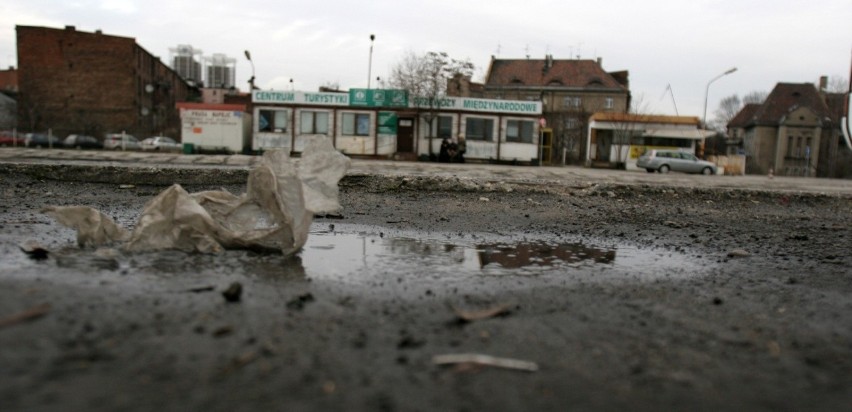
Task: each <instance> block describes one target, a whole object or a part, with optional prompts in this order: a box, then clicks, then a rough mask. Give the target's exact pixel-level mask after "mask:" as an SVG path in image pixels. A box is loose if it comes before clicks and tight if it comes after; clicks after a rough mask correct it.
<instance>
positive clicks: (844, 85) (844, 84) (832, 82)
mask: <svg viewBox="0 0 852 412" xmlns="http://www.w3.org/2000/svg"><path fill="white" fill-rule="evenodd" d="M826 91H827V92H829V93H847V92H848V91H849V79H846V78H844V77H843V76H831V77H829V78H828V86H827V87H826Z"/></svg>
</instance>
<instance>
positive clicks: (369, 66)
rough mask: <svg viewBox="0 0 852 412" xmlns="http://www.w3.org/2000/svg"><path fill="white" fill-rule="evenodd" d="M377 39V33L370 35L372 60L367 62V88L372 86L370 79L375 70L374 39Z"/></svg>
mask: <svg viewBox="0 0 852 412" xmlns="http://www.w3.org/2000/svg"><path fill="white" fill-rule="evenodd" d="M374 40H376V35H375V34H371V35H370V62H369V63H368V64H367V88H368V89H369V88H370V79H371V78H372V71H373V41H374Z"/></svg>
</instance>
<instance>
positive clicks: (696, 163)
mask: <svg viewBox="0 0 852 412" xmlns="http://www.w3.org/2000/svg"><path fill="white" fill-rule="evenodd" d="M636 165H637V166H639V167H641V168H643V169H645V170H647V171H648V173H652V172H660V173H668V172H669V171H674V172H684V173H701V174H704V175H715V174H716V165H714V164H713V163H710V162H707V161H704V160H701V159H699V158H697V157H695V155H693V154H692V153H687V152H681V151H679V150H649V151H647V152H645V154H643V155H642V156H639V160H638V161H637V162H636Z"/></svg>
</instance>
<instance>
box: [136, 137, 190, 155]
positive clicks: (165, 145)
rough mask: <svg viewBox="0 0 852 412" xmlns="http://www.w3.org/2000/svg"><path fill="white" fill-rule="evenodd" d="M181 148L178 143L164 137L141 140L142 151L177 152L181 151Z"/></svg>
mask: <svg viewBox="0 0 852 412" xmlns="http://www.w3.org/2000/svg"><path fill="white" fill-rule="evenodd" d="M181 147H182V146H181V144H180V143H178V142H176V141H175V140H174V139H172V138H171V137H166V136H154V137H149V138H147V139H144V140H142V150H158V151H172V152H178V151H180V150H181Z"/></svg>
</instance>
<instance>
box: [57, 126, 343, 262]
mask: <svg viewBox="0 0 852 412" xmlns="http://www.w3.org/2000/svg"><path fill="white" fill-rule="evenodd" d="M349 165H350V160H349V158H347V157H346V156H344V155H342V154H340V153H339V152H337V151H336V150H335V149H334V147H333V146H332V145H331V141H330V140H329V139H328V138H324V137H314V138H311V139H310V140H309V141H308V143H307V144H306V145H305V149H304V151H303V154H302V158H301V161H299V164H298V165H297V164H296V162H295V161H293V160H292V159H290V157H289V155H288V152H287V151H285V150H270V151H267V152H265V153H264V155H263V159H262V161H261V164H260V165H259V166H257V167H255V168H254V169H252V170H251V172H249V177H248V184H247V189H246V193H244V194H242V195H240V196H237V195H234V194H232V193H230V192H227V191H224V190H222V191H205V192H199V193H192V194H190V193H188V192H187V191H186V190H184V189H183V188H182V187H181V186H180V185H177V184H176V185H173V186H171V187H169V188H168V189H166V190H164V191H162V192H161V193H160V194H159V195H157V196H156V197H154V198H153V199H152V200H150V201H149V202H148V203H147V204H146V205H145V208H144V209H143V211H142V214H141V216H140V217H139V220H138V221H137V223H136V226H135V227H134V228H133V230H132V231H131V232H128V231H127V230H125V229H124V228H122V227H120V226H118V225H117V224H116V223H115V222H114V221H113V220H112V219H110V218H109V217H108V216H106V215H104V214H103V213H101V212H99V211H97V210H96V209H93V208H90V207H86V206H68V207H63V206H50V207H47V208H45V209H44V210H43V212H45V213H47V214H48V215H50V216H53V217H54V218H56V220H57V221H58V222H59V223H60V224H62V225H64V226H67V227H70V228H73V229H76V230H77V243H78V244H79V245H80V246H84V247H97V246H102V245H109V244H114V243H119V242H124V243H123V244H122V247H123V248H124V249H125V250H128V251H134V252H143V251H155V250H164V249H178V250H184V251H188V252H202V253H210V252H220V251H222V250H223V249H259V250H277V251H281V253H283V254H285V255H288V254H292V253H295V252H296V251H298V250H299V249H301V248H302V246H304V245H305V242H306V241H307V238H308V231H309V228H310V225H311V221H312V220H313V216H314V215H315V214H332V213H338V212H339V211H340V209H341V206H340V203H339V200H338V187H337V183H338V182H339V181H340V179H341V178H343V176H344V175H345V174H346V170H347V169H348V168H349Z"/></svg>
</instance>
